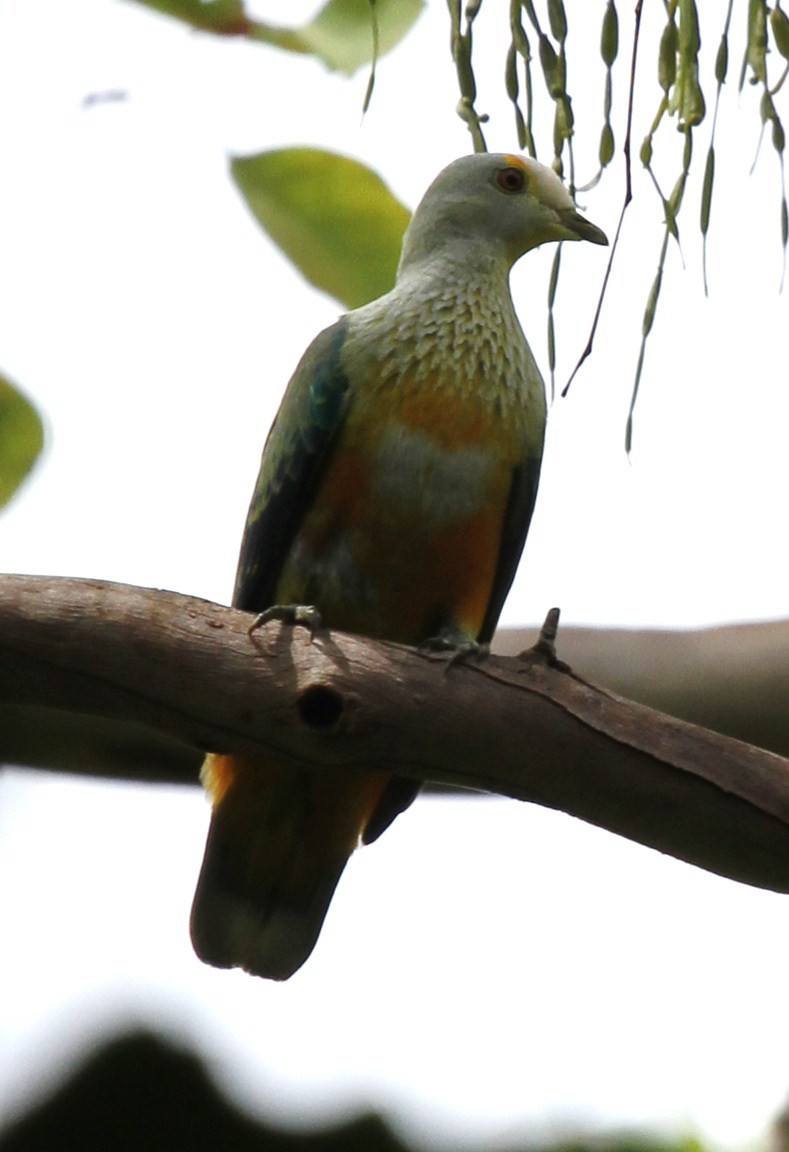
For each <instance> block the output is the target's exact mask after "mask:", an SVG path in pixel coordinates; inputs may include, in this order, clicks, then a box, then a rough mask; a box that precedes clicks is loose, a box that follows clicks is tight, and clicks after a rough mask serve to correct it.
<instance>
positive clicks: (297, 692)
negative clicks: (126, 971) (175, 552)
mask: <svg viewBox="0 0 789 1152" xmlns="http://www.w3.org/2000/svg"><path fill="white" fill-rule="evenodd" d="M249 620H250V618H249V616H248V615H246V614H245V613H241V612H238V611H236V610H234V609H231V608H224V607H221V606H220V605H217V604H212V603H209V602H207V601H204V600H197V599H194V598H191V597H187V596H180V595H176V594H174V593H171V592H159V591H154V590H150V589H141V588H131V587H128V586H125V585H118V584H107V583H101V582H97V581H89V580H66V579H54V578H48V577H30V576H5V577H0V716H2V720H3V723H2V729H0V757H1V758H3V759H8V758H11V757H12V756H13V758H14V759H16V758H17V753H16V752H15V751H14V750H13V747H9V745H8V744H7V743H6V732H12V733H13V732H14V731H16V732H17V737H16V739H17V744H18V733H19V732H20V731H21V730H23V729H24V727H25V726H27V727H28V728H30V726H31V725H32V726H33V728H34V729H35V730H36V731H38V732H39V733H41V732H43V733H46V732H47V731H49V732H50V734H51V733H53V732H54V734H55V736H57V733H58V731H59V725H61V724H62V719H63V716H64V715H66V716H68V717H69V721H68V723H67V724H66V725H65V728H66V729H68V728H69V725H71V726H72V732H73V731H74V730H75V727H76V724H77V721H76V717H77V716H89V717H93V718H95V723H96V731H97V732H98V733H99V734H100V735H103V737H104V738H107V737H108V735H109V734H110V733H111V731H112V729H113V727H116V726H120V728H121V730H122V732H124V733H126V734H128V732H130V731H131V732H136V733H140V734H142V733H144V732H145V731H146V729H147V730H152V731H155V732H156V733H157V734H158V735H157V739H158V740H159V741H160V742H161V748H162V750H163V756H164V757H165V758H166V756H167V755H168V752H169V753H171V754H172V753H173V752H174V750H175V749H179V748H180V749H181V750H183V749H191V753H190V755H191V758H192V759H193V762H194V764H195V765H196V764H197V762H198V760H199V752H200V751H202V750H206V749H213V750H217V751H220V750H221V751H235V750H243V749H246V750H249V749H253V748H260V749H276V750H277V752H278V754H284V755H286V756H288V757H290V758H291V759H292V760H293V761H294V762H298V763H305V764H309V765H311V766H313V767H314V768H315V770H316V771H320V769H321V767H324V766H327V765H333V766H338V767H343V766H344V767H358V768H376V769H380V768H384V769H386V770H389V771H392V772H397V773H398V774H400V775H406V776H414V777H417V778H424V779H428V780H434V781H439V782H442V783H448V784H453V785H460V786H463V787H471V788H475V789H481V790H484V791H488V792H495V793H499V794H501V795H504V796H511V797H515V798H517V799H520V800H529V801H533V802H536V803H539V804H543V805H546V806H547V807H550V808H558V809H562V810H564V811H566V812H569V813H571V814H572V815H575V816H579V817H581V818H582V819H584V820H588V821H589V822H591V823H593V824H598V825H600V826H601V827H604V828H608V829H610V830H611V831H614V832H618V833H620V834H621V835H624V836H628V837H630V838H631V839H633V840H637V841H640V842H641V843H644V844H647V845H650V846H651V847H654V848H658V849H660V850H661V851H664V852H669V853H671V854H672V855H675V856H678V857H680V858H681V859H685V860H688V861H690V862H691V863H694V864H698V865H700V866H702V867H705V868H708V869H710V870H711V871H715V872H719V873H721V874H722V875H726V876H730V877H732V878H734V879H737V880H742V881H744V882H746V883H750V884H755V885H757V886H760V887H765V888H772V889H775V890H777V891H789V762H787V761H785V760H782V759H781V758H779V757H777V756H774V755H773V754H771V753H769V752H763V751H761V750H759V749H756V748H752V747H750V746H749V745H745V744H741V743H739V742H738V741H734V740H730V739H728V738H726V737H723V736H719V735H717V734H715V733H712V732H709V731H707V730H706V729H702V728H697V727H694V726H693V725H690V724H686V723H684V722H682V721H680V720H675V719H672V718H670V717H668V716H665V715H662V714H661V713H658V712H654V711H652V710H651V709H649V708H645V707H643V706H641V705H638V704H634V703H631V702H629V701H626V700H623V699H621V698H620V697H617V696H614V695H612V694H610V693H608V692H605V691H603V690H601V689H599V688H596V687H594V686H593V685H591V684H588V683H586V682H585V681H583V680H581V679H580V678H579V677H578V676H576V675H575V674H574V673H572V672H571V671H570V670H569V669H568V668H567V667H566V666H563V665H551V663H550V662H549V661H547V660H546V658H545V657H544V656H542V655H540V654H539V653H537V652H536V650H533V651H531V652H529V653H526V654H524V655H523V656H521V657H515V658H512V657H511V658H502V657H490V658H489V659H487V660H485V661H484V662H482V663H474V662H471V661H470V662H467V663H463V664H453V665H451V666H448V665H447V663H446V661H443V660H433V659H427V658H425V657H424V656H421V655H419V654H418V653H416V652H415V651H414V650H413V649H410V648H405V647H402V646H398V645H393V644H383V643H376V642H372V641H369V640H363V639H361V638H359V637H354V636H348V635H345V634H343V633H339V632H320V633H319V634H318V635H317V636H316V637H315V639H314V641H313V642H312V643H310V640H309V635H308V633H307V632H306V631H305V630H303V629H301V628H296V629H291V628H287V627H283V626H281V625H279V624H276V623H274V624H270V625H267V626H266V627H265V628H262V629H260V630H259V631H258V632H255V633H253V634H252V635H251V636H250V635H249V633H248V627H249ZM6 720H8V722H9V723H8V724H6ZM12 721H13V723H12ZM75 751H76V750H75V749H72V753H75ZM155 775H156V766H155V765H152V768H151V778H154V776H155Z"/></svg>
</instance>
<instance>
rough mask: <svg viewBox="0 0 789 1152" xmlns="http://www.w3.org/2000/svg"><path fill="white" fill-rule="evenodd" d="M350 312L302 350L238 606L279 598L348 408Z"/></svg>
mask: <svg viewBox="0 0 789 1152" xmlns="http://www.w3.org/2000/svg"><path fill="white" fill-rule="evenodd" d="M347 324H348V321H347V318H346V317H343V318H342V319H340V320H338V321H337V323H336V324H333V325H332V326H331V328H327V329H325V331H323V332H321V333H320V335H319V336H317V337H316V338H315V340H313V342H312V344H310V346H309V348H308V349H307V351H306V352H305V353H304V356H303V357H302V359H301V361H300V363H299V365H298V367H297V368H296V371H295V372H294V374H293V377H292V379H291V381H290V383H289V385H288V388H287V391H286V392H285V396H284V398H283V400H282V404H281V405H280V409H279V412H278V413H277V415H276V418H275V420H274V423H273V424H272V426H271V431H270V432H269V434H268V439H267V440H266V445H265V448H264V449H263V458H262V460H261V463H260V473H259V474H258V479H257V484H256V485H255V491H254V494H253V496H252V503H251V504H250V507H249V514H248V516H247V523H246V527H245V529H244V536H243V539H242V541H241V554H240V556H239V560H238V571H237V573H236V585H235V591H234V593H233V604H234V606H235V607H236V608H241V609H243V610H244V611H247V612H260V611H262V610H263V609H264V608H269V607H271V605H272V604H273V603H274V601H275V596H276V591H275V590H276V586H277V582H278V580H279V575H280V572H281V569H282V565H283V563H284V561H285V558H286V556H287V554H288V550H289V548H290V545H291V542H292V540H293V538H294V536H295V534H296V533H297V532H298V529H299V526H300V524H301V521H302V518H303V517H304V515H305V513H306V511H307V509H308V508H309V507H310V503H311V500H312V496H313V493H314V492H315V490H316V488H317V487H318V485H319V484H320V480H321V476H322V474H323V468H324V466H325V463H326V460H327V458H328V454H329V449H330V446H331V443H332V441H333V440H334V437H335V434H336V432H337V430H338V428H339V427H340V426H341V424H342V421H343V417H344V414H345V409H346V403H347V396H348V388H349V381H348V379H347V378H346V377H345V375H344V374H343V372H342V371H341V369H340V351H341V349H342V345H343V342H344V340H345V332H346V328H347Z"/></svg>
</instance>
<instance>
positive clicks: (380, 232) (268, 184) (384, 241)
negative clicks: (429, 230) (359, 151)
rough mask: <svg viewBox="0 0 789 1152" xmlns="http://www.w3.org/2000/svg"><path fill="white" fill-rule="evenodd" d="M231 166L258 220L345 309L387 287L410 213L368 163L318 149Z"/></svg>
mask: <svg viewBox="0 0 789 1152" xmlns="http://www.w3.org/2000/svg"><path fill="white" fill-rule="evenodd" d="M230 168H231V172H232V175H233V179H234V180H235V182H236V184H237V185H238V188H239V189H240V191H241V193H242V195H243V196H244V197H245V199H246V201H247V204H248V205H249V207H250V209H251V210H252V212H253V213H254V215H255V217H256V218H257V220H258V221H259V223H260V224H261V225H262V226H263V227H264V228H265V230H266V231H267V232H268V234H269V235H270V236H271V238H272V239H273V240H274V241H275V243H277V244H278V245H279V246H280V248H282V250H283V251H284V252H285V253H286V254H287V255H288V256H289V257H290V259H291V260H292V261H293V263H294V264H295V265H296V267H297V268H298V269H299V270H300V271H301V273H302V274H303V275H304V276H305V278H306V279H307V280H309V282H310V283H311V284H314V285H315V287H316V288H320V289H322V290H323V291H324V292H328V293H329V294H330V295H332V296H336V298H337V299H338V300H341V301H342V302H343V304H345V306H346V307H348V308H358V307H359V305H361V304H366V303H367V302H368V300H374V299H375V298H376V297H377V296H381V295H383V293H384V292H388V291H389V289H390V288H391V287H392V285H393V284H394V279H395V272H396V271H397V262H398V260H399V258H400V245H401V242H402V239H403V232H404V231H405V228H406V225H407V224H408V221H409V218H410V213H409V211H408V209H407V208H406V207H405V206H404V205H403V204H401V203H400V201H399V200H397V199H396V198H395V197H394V196H393V195H392V193H391V192H390V191H389V189H388V188H387V187H386V185H385V184H384V183H383V181H382V180H381V179H380V177H378V176H376V174H375V173H374V172H372V171H371V170H370V169H369V168H366V167H365V166H364V165H363V164H360V163H359V162H358V161H356V160H350V159H348V158H347V157H344V156H338V155H336V154H335V153H332V152H324V151H321V150H320V149H317V148H284V149H280V150H277V151H271V152H260V153H258V154H257V155H256V156H243V157H236V158H235V159H234V160H232V161H231V165H230Z"/></svg>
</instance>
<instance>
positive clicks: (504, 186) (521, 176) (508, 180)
mask: <svg viewBox="0 0 789 1152" xmlns="http://www.w3.org/2000/svg"><path fill="white" fill-rule="evenodd" d="M496 183H497V184H498V186H499V188H501V190H502V192H522V191H523V189H524V188H525V187H526V173H525V172H524V171H523V169H522V168H500V169H499V171H498V172H497V173H496Z"/></svg>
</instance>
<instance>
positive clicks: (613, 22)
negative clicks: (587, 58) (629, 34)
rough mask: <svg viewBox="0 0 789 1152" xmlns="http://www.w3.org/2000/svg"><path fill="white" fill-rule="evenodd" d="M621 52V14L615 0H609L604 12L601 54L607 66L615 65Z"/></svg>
mask: <svg viewBox="0 0 789 1152" xmlns="http://www.w3.org/2000/svg"><path fill="white" fill-rule="evenodd" d="M618 52H619V16H618V15H617V11H616V5H615V4H614V0H608V3H607V4H606V6H605V12H604V13H603V27H602V30H601V32H600V55H601V56H602V58H603V63H604V64H605V66H606V68H611V67H613V64H614V61H615V60H616V57H617V53H618Z"/></svg>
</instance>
